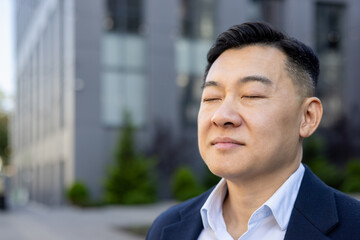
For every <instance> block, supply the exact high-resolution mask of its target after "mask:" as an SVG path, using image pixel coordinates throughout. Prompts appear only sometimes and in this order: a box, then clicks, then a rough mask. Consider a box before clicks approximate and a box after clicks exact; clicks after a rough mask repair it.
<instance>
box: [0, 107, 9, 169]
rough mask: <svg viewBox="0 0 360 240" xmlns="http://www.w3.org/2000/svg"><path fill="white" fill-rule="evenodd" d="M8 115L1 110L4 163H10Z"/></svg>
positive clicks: (0, 140)
mask: <svg viewBox="0 0 360 240" xmlns="http://www.w3.org/2000/svg"><path fill="white" fill-rule="evenodd" d="M8 122H9V121H8V116H7V115H6V114H5V113H1V112H0V157H1V158H2V160H3V164H4V165H7V164H8V163H9V152H10V151H9V137H8Z"/></svg>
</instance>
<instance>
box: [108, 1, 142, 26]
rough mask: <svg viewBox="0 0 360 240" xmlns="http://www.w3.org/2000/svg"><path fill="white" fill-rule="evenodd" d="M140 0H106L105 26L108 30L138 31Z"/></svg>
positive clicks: (140, 11) (140, 16)
mask: <svg viewBox="0 0 360 240" xmlns="http://www.w3.org/2000/svg"><path fill="white" fill-rule="evenodd" d="M142 6H143V2H142V0H107V17H106V20H105V28H106V30H108V31H116V32H126V33H140V32H141V28H142V26H141V25H142V22H143V13H142Z"/></svg>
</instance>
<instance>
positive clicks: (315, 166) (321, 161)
mask: <svg viewBox="0 0 360 240" xmlns="http://www.w3.org/2000/svg"><path fill="white" fill-rule="evenodd" d="M308 165H309V167H310V168H311V170H312V171H313V172H314V173H315V174H316V175H317V176H318V177H319V178H320V179H321V180H323V181H324V182H325V183H326V184H327V185H329V186H331V187H333V188H337V189H339V187H340V185H341V184H342V182H343V176H342V174H341V171H339V170H338V169H337V168H336V166H335V165H333V164H331V163H330V162H329V161H328V160H327V158H326V157H324V156H317V157H314V158H312V159H311V161H310V162H309V163H308Z"/></svg>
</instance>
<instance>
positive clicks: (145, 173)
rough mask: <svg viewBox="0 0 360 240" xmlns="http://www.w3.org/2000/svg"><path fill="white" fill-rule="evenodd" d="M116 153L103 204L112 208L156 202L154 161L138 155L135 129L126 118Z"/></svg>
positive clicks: (128, 118)
mask: <svg viewBox="0 0 360 240" xmlns="http://www.w3.org/2000/svg"><path fill="white" fill-rule="evenodd" d="M125 116H126V117H125V124H124V127H123V129H122V133H121V134H120V135H119V140H118V143H117V146H116V150H115V162H114V164H113V165H112V166H110V167H109V169H108V175H107V178H106V179H105V201H106V202H107V203H111V204H138V203H150V202H154V201H155V200H156V185H155V181H154V178H153V176H152V173H153V172H154V171H153V165H154V164H153V163H154V161H153V159H151V158H146V157H144V156H142V155H141V154H138V153H137V152H136V151H135V148H134V132H135V128H134V127H133V125H132V123H131V118H130V116H129V115H128V114H126V115H125Z"/></svg>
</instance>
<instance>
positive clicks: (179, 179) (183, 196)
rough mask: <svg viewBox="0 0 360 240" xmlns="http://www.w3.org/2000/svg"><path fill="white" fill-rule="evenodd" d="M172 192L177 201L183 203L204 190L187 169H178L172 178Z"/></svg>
mask: <svg viewBox="0 0 360 240" xmlns="http://www.w3.org/2000/svg"><path fill="white" fill-rule="evenodd" d="M172 191H173V194H174V196H175V198H176V199H177V200H180V201H185V200H187V199H189V198H192V197H195V196H197V195H199V194H200V193H202V192H203V191H204V188H203V187H202V186H200V185H199V184H198V183H197V181H196V178H195V176H194V174H193V172H192V171H191V170H190V169H189V168H188V167H180V168H178V169H177V170H176V171H175V174H174V176H173V179H172Z"/></svg>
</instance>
